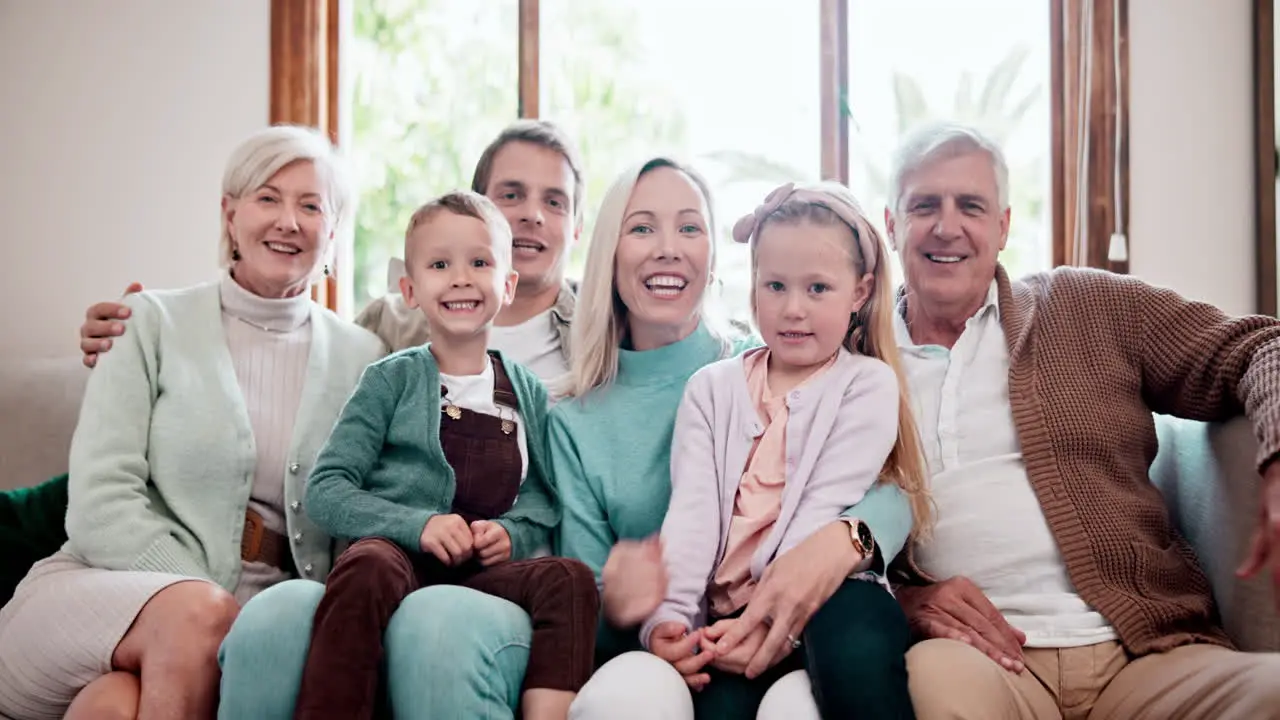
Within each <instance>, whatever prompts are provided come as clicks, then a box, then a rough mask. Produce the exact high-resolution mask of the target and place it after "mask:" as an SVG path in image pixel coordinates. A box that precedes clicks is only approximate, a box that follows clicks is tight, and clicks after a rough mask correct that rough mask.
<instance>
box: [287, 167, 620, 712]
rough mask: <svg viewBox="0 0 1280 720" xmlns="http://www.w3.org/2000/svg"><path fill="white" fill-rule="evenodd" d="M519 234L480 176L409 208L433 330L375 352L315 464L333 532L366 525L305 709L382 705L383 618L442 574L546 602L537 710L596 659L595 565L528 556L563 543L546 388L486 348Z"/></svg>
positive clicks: (318, 641)
mask: <svg viewBox="0 0 1280 720" xmlns="http://www.w3.org/2000/svg"><path fill="white" fill-rule="evenodd" d="M511 243H512V240H511V229H510V227H509V226H508V225H507V221H506V220H505V219H504V218H503V216H502V215H501V213H499V211H498V209H497V207H496V206H495V205H494V204H493V203H492V201H490V200H489V199H487V198H485V197H484V196H482V195H478V194H475V193H472V192H453V193H449V194H447V195H444V196H442V197H440V198H438V199H436V200H433V201H431V202H429V203H427V204H426V205H424V206H422V207H421V208H420V209H419V210H418V211H417V212H415V213H414V214H413V218H412V219H410V221H409V228H408V230H407V231H406V232H405V248H404V249H405V263H406V266H407V267H406V269H407V276H406V277H405V278H404V279H402V280H401V281H400V289H401V292H402V293H403V295H404V298H405V301H406V302H407V303H408V305H409V307H411V308H416V309H418V310H420V311H421V312H422V314H423V315H424V316H425V317H426V320H427V324H428V326H429V327H430V331H431V342H429V343H428V344H426V345H423V346H420V347H415V348H409V349H407V350H404V351H401V352H398V353H395V354H393V355H391V356H389V357H387V358H385V359H383V360H380V361H378V362H376V363H374V364H373V365H370V366H369V368H368V369H367V370H365V373H364V376H363V377H362V378H361V380H360V384H359V385H358V386H357V387H356V390H355V392H354V393H353V394H352V396H351V399H350V400H349V401H348V402H347V406H346V407H345V408H344V409H343V412H342V416H341V417H340V418H339V420H338V423H337V425H336V426H335V427H334V429H333V433H332V435H330V437H329V441H328V443H327V444H326V445H325V447H324V449H323V450H322V451H321V453H320V456H319V458H318V459H317V461H316V465H315V469H314V470H313V471H312V474H311V478H310V481H309V484H308V487H307V494H306V510H307V513H308V514H309V515H310V516H311V518H313V519H314V520H315V521H316V522H317V523H318V524H319V525H320V527H321V528H323V529H324V530H326V531H327V532H329V533H330V534H331V535H333V536H334V537H339V538H361V539H360V540H358V541H357V542H356V543H355V544H353V545H352V546H351V547H350V548H349V549H347V550H346V552H344V553H342V555H341V556H340V557H339V558H338V560H337V562H336V563H335V564H334V568H333V571H332V572H331V573H330V574H329V578H328V582H327V585H326V587H325V593H324V597H323V599H322V600H321V601H320V605H319V606H318V607H317V608H316V613H315V620H314V623H313V626H312V632H311V648H310V650H309V652H308V655H307V663H306V666H305V669H304V670H303V676H302V686H301V689H300V692H299V696H298V704H297V710H296V712H295V717H297V718H372V717H373V714H374V711H375V706H376V703H377V699H378V695H379V692H378V688H379V682H378V680H379V676H378V673H379V666H380V663H381V661H382V655H383V647H382V634H383V631H384V630H386V627H387V623H388V621H389V620H390V618H391V615H392V613H394V612H395V610H396V608H397V607H398V606H399V604H400V602H401V601H402V600H403V599H404V598H405V597H407V596H408V595H409V594H410V593H412V592H413V591H415V590H417V589H419V588H421V587H425V586H427V585H435V584H442V583H447V584H456V585H465V586H467V587H471V588H474V589H476V590H479V591H481V592H485V593H488V594H490V595H496V596H498V597H502V598H505V599H507V600H510V601H511V602H514V603H516V604H517V605H520V606H521V607H522V608H524V610H525V611H526V612H528V613H529V615H530V616H531V618H532V621H533V627H534V634H533V645H532V647H531V648H530V653H529V669H528V671H527V673H526V674H525V681H524V692H523V695H522V698H521V704H522V707H523V712H524V717H525V718H535V717H536V718H551V717H555V718H565V717H566V716H567V714H568V708H569V704H570V702H572V700H573V698H574V694H575V693H576V692H577V691H578V689H579V688H581V687H582V685H583V684H584V683H585V682H586V681H587V678H588V676H589V675H590V673H591V669H592V668H591V659H592V652H593V648H594V645H595V630H596V614H597V610H598V603H599V601H598V595H597V592H596V586H595V580H594V578H593V576H592V573H591V571H590V570H589V569H588V568H587V566H586V565H584V564H582V563H580V562H578V561H576V560H569V559H566V558H555V557H543V558H538V559H532V560H530V559H522V558H528V557H530V556H531V555H532V554H533V553H534V552H535V551H537V550H539V549H540V548H544V547H546V546H547V545H548V544H549V540H550V531H551V529H552V527H553V526H554V525H555V523H556V522H557V518H558V509H557V508H556V506H555V505H554V503H553V501H552V499H551V496H550V493H549V489H548V488H549V485H548V477H547V472H548V466H547V458H546V456H545V455H544V450H543V448H544V441H543V438H544V432H545V423H546V416H547V393H546V390H545V389H543V387H542V385H541V384H539V382H538V380H537V379H536V378H535V376H534V375H533V373H531V372H530V371H528V370H526V369H525V368H524V367H522V366H520V365H517V364H515V363H512V362H510V361H507V360H505V359H504V358H503V357H502V356H501V354H500V353H497V352H488V351H487V350H486V348H487V346H488V340H489V329H490V327H491V326H492V324H493V319H494V317H495V316H496V315H497V314H498V310H499V309H500V308H501V307H502V306H504V305H508V304H510V303H511V300H512V298H513V296H514V293H515V286H516V273H515V272H514V271H513V270H512V269H511ZM512 560H514V562H512ZM467 631H468V628H458V632H467ZM432 650H433V651H435V652H441V653H448V652H449V648H448V647H440V648H432ZM422 680H423V682H431V678H423V679H422Z"/></svg>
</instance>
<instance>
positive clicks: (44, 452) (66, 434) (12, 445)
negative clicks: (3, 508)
mask: <svg viewBox="0 0 1280 720" xmlns="http://www.w3.org/2000/svg"><path fill="white" fill-rule="evenodd" d="M88 379H89V370H88V369H86V368H85V367H84V365H83V364H81V362H80V356H79V355H75V356H70V357H59V358H51V359H44V360H23V361H11V360H5V361H3V362H0V490H9V489H11V488H16V487H27V486H29V485H36V484H38V483H40V482H41V481H43V480H45V479H47V478H49V477H51V476H53V475H58V474H60V473H64V472H66V471H67V454H68V452H69V451H70V448H71V434H72V432H73V431H74V430H75V427H76V420H77V419H78V418H79V416H80V398H81V396H82V395H83V394H84V386H85V382H86V381H87V380H88Z"/></svg>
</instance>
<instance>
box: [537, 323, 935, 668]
mask: <svg viewBox="0 0 1280 720" xmlns="http://www.w3.org/2000/svg"><path fill="white" fill-rule="evenodd" d="M758 344H759V342H758V341H757V340H754V339H747V340H743V341H740V342H738V343H735V344H734V346H733V347H731V348H728V349H726V348H725V347H724V344H723V343H722V342H721V341H720V340H718V339H717V338H715V337H714V336H713V335H712V334H711V333H710V332H709V331H708V330H707V329H706V328H705V326H700V327H699V328H698V329H697V330H696V331H695V332H694V333H693V334H692V335H690V336H689V337H687V338H685V339H684V340H681V341H679V342H677V343H673V344H671V345H667V346H666V347H661V348H658V349H656V350H647V351H644V352H633V351H628V350H621V351H619V357H618V377H617V379H616V380H615V381H614V383H613V384H611V385H608V386H605V387H602V388H599V389H597V390H594V391H592V392H591V393H588V394H587V395H585V396H582V397H577V398H573V399H570V400H565V401H563V402H560V403H559V404H557V405H556V406H555V407H554V408H552V410H551V414H550V418H549V420H548V426H549V427H548V430H547V434H548V444H549V446H550V451H551V467H552V473H553V477H554V478H555V485H556V494H557V496H558V497H559V499H560V501H561V503H562V506H563V513H564V516H563V520H562V521H561V523H560V528H559V532H558V534H557V538H556V553H557V554H558V555H564V556H567V557H572V558H577V559H578V560H581V561H582V562H584V563H586V564H587V566H588V567H590V568H591V570H592V571H593V572H594V573H595V576H596V582H597V583H599V581H600V571H601V570H602V569H603V568H604V563H605V560H607V559H608V557H609V550H610V549H612V548H613V545H614V543H616V542H617V541H618V540H627V539H631V540H635V539H640V538H644V537H648V536H650V535H653V534H656V533H657V532H658V531H659V530H661V529H662V519H663V517H665V516H666V513H667V504H668V502H669V501H670V499H671V436H672V434H673V432H674V431H675V423H676V410H677V409H678V407H679V405H680V399H681V397H683V395H684V386H685V384H686V383H687V382H688V380H689V378H690V377H691V376H692V375H693V374H694V373H695V372H697V371H698V370H699V369H701V368H702V367H704V366H706V365H709V364H711V363H713V362H715V361H716V360H720V359H722V358H723V357H725V356H726V355H729V354H736V353H738V352H741V351H743V350H745V349H747V348H749V347H752V346H755V345H758ZM846 514H847V515H849V516H851V517H858V518H860V519H862V521H863V522H865V523H867V525H868V527H870V529H871V532H872V534H873V535H874V536H875V538H876V543H877V545H878V546H879V548H880V550H881V556H882V562H884V563H887V562H888V561H889V560H891V559H892V558H893V557H894V556H895V555H897V554H898V552H899V551H900V550H901V549H902V546H903V545H904V544H905V543H906V540H907V535H908V533H910V531H911V509H910V507H909V506H908V505H907V502H906V498H905V496H903V494H902V492H901V491H900V490H899V489H898V488H897V487H896V486H894V485H886V484H884V483H878V484H876V485H875V486H874V487H873V488H872V489H871V490H870V491H869V492H868V493H867V495H866V497H864V498H863V500H862V502H860V503H858V504H857V505H856V506H854V507H853V508H850V509H849V511H848V512H847V513H846ZM712 520H715V518H712ZM597 645H598V648H599V650H600V652H601V653H603V655H600V656H599V657H600V658H601V659H605V658H607V657H610V656H612V655H614V654H616V653H618V652H621V651H623V650H627V649H639V646H638V643H637V642H636V639H635V633H618V632H615V631H613V630H612V629H611V628H608V627H604V626H602V627H601V633H600V637H599V642H598V643H597Z"/></svg>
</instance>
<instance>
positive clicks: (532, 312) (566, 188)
mask: <svg viewBox="0 0 1280 720" xmlns="http://www.w3.org/2000/svg"><path fill="white" fill-rule="evenodd" d="M471 189H472V190H474V191H475V192H478V193H481V194H483V195H486V196H488V197H489V198H490V199H491V200H493V201H494V202H495V203H496V204H497V205H498V207H499V208H500V209H501V210H502V214H503V215H504V216H505V217H506V218H507V222H508V223H510V224H511V231H512V234H513V236H514V238H515V243H514V252H513V254H512V260H513V264H514V266H515V269H516V272H517V273H519V275H520V279H519V281H518V282H517V284H516V298H515V301H514V302H513V303H512V304H511V305H510V306H508V307H506V308H503V310H502V312H501V313H499V315H498V319H497V321H496V325H495V327H494V328H493V335H492V336H491V339H490V345H491V347H493V348H495V349H497V350H501V351H502V352H503V353H505V354H507V355H510V356H511V357H512V358H514V359H515V360H516V361H517V362H519V363H521V364H522V365H525V366H527V367H529V369H531V370H533V372H534V373H535V374H536V375H538V377H539V378H540V379H542V380H543V381H544V382H546V381H549V380H552V379H554V378H558V377H559V376H560V375H562V374H564V372H565V371H566V370H567V369H568V360H567V358H568V354H569V350H568V342H569V323H570V322H572V319H573V309H574V305H575V303H576V295H575V292H574V287H573V286H572V284H571V283H570V282H569V281H568V280H566V278H565V275H564V273H565V266H566V263H567V261H568V257H569V252H570V251H571V250H572V249H573V244H574V242H576V240H577V238H578V235H579V233H580V232H581V230H582V193H583V185H582V164H581V162H580V160H579V157H578V152H577V150H576V148H575V147H574V145H573V143H572V142H571V141H570V140H569V138H568V136H567V135H565V133H564V131H563V130H561V129H560V128H559V127H558V126H556V125H554V124H552V123H550V122H547V121H543V120H521V121H517V122H515V123H513V124H511V125H509V126H507V127H506V128H505V129H504V130H503V131H502V132H501V133H499V134H498V137H496V138H494V140H493V142H491V143H489V146H488V147H486V148H485V150H484V152H483V153H482V154H481V155H480V161H479V162H478V163H476V170H475V174H474V176H473V177H472V180H471ZM138 289H141V286H139V285H137V284H134V285H131V286H130V288H129V291H136V290H138ZM121 313H127V308H125V306H124V305H121V304H119V303H115V302H104V303H98V304H96V305H94V306H92V307H91V308H89V311H88V313H86V318H87V319H86V320H85V322H84V324H83V325H82V326H81V328H80V336H81V340H80V348H81V350H82V351H83V352H84V356H85V357H84V362H85V365H87V366H89V367H93V365H94V364H95V363H96V362H97V354H98V353H99V352H103V351H105V350H107V349H109V348H110V347H111V340H110V338H111V337H115V336H119V335H121V334H123V333H124V324H123V323H121V322H119V320H120V319H123V318H124V317H126V315H122V314H121ZM356 323H357V324H359V325H361V326H362V327H365V328H367V329H369V330H371V331H372V332H374V333H375V334H377V335H378V337H380V338H382V341H383V342H384V343H386V345H387V347H388V348H390V349H391V351H393V352H394V351H397V350H403V349H404V348H407V347H412V346H414V345H421V344H422V343H424V342H426V341H427V339H428V334H427V326H426V322H425V321H424V320H423V317H422V313H420V312H417V311H414V310H411V309H409V308H408V307H406V306H405V303H404V299H403V298H402V297H400V295H399V294H391V295H387V296H385V297H382V298H379V299H377V300H374V301H373V302H372V303H370V305H369V306H368V307H366V308H365V310H364V311H363V312H361V313H360V315H359V316H358V317H357V318H356Z"/></svg>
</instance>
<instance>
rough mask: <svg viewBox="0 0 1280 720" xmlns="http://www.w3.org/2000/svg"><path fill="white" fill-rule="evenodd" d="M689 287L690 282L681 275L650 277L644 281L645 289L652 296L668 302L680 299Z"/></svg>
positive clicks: (662, 274) (666, 274) (667, 274)
mask: <svg viewBox="0 0 1280 720" xmlns="http://www.w3.org/2000/svg"><path fill="white" fill-rule="evenodd" d="M688 286H689V281H688V280H686V279H684V278H683V277H680V276H679V275H672V274H669V273H659V274H656V275H650V276H649V277H648V278H646V279H645V281H644V287H645V289H646V290H648V291H649V294H650V295H653V296H654V297H658V298H663V299H667V300H670V299H672V298H677V297H680V294H681V293H683V292H684V289H685V288H686V287H688Z"/></svg>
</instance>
